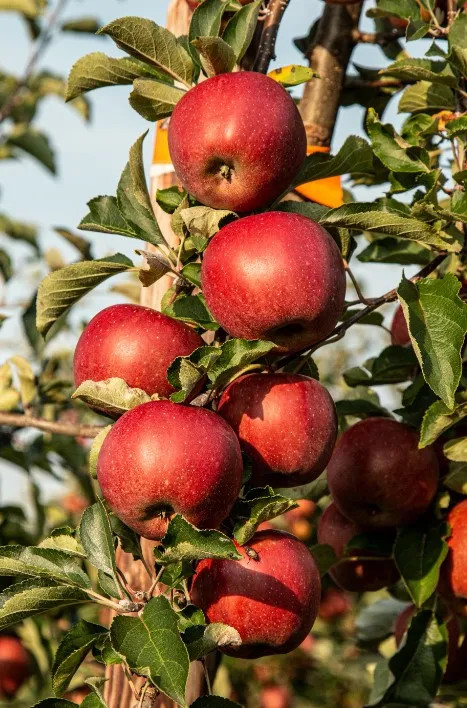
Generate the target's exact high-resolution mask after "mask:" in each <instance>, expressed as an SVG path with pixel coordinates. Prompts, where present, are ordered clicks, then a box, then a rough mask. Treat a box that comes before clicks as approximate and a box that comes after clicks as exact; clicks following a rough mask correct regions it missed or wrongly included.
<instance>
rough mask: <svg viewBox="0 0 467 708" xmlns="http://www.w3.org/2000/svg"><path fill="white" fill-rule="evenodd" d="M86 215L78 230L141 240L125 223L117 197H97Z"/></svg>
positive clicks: (92, 201) (91, 202) (89, 203)
mask: <svg viewBox="0 0 467 708" xmlns="http://www.w3.org/2000/svg"><path fill="white" fill-rule="evenodd" d="M88 207H89V214H86V216H85V217H84V219H82V221H81V222H80V224H79V226H78V228H79V229H81V231H98V232H100V233H104V234H121V235H122V236H128V237H130V238H137V239H138V240H140V236H139V234H137V233H136V232H135V230H134V229H133V228H132V227H131V226H130V224H128V222H126V221H125V219H124V218H123V216H122V214H121V213H120V210H119V208H118V204H117V199H116V197H109V196H102V197H95V198H94V199H91V201H89V202H88Z"/></svg>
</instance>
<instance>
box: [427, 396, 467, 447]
mask: <svg viewBox="0 0 467 708" xmlns="http://www.w3.org/2000/svg"><path fill="white" fill-rule="evenodd" d="M466 415H467V402H463V401H462V402H460V403H458V404H457V405H456V406H455V407H454V410H451V409H450V408H448V407H447V406H446V404H445V403H443V401H435V402H434V403H432V405H431V406H430V407H429V408H428V410H427V411H426V413H425V415H424V417H423V422H422V426H421V429H420V443H419V447H420V448H423V447H426V446H427V445H431V444H432V443H434V442H435V440H437V439H438V438H439V436H440V435H441V434H442V433H444V432H445V431H446V430H448V429H449V428H450V427H451V426H452V425H454V424H455V423H458V422H459V421H460V420H462V419H463V418H465V416H466Z"/></svg>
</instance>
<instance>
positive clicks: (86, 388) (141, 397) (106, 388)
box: [71, 377, 158, 444]
mask: <svg viewBox="0 0 467 708" xmlns="http://www.w3.org/2000/svg"><path fill="white" fill-rule="evenodd" d="M71 398H79V399H80V400H81V401H83V402H84V403H87V405H88V406H92V407H93V408H98V409H99V410H100V411H103V412H104V413H105V415H109V416H110V417H111V418H114V417H118V416H121V415H123V413H126V412H127V411H129V410H131V409H132V408H135V407H136V406H140V405H141V404H142V403H148V402H149V401H155V400H157V398H158V396H157V395H156V396H149V394H147V393H146V391H143V390H142V389H140V388H130V386H128V384H127V383H126V382H125V381H124V380H123V379H119V378H116V377H115V378H112V379H105V380H104V381H83V382H82V383H81V384H80V385H79V386H78V388H77V389H76V391H75V392H74V393H72V394H71ZM107 432H108V431H107ZM101 434H102V433H101ZM103 441H104V440H103V438H102V439H101V441H100V442H101V444H102V442H103Z"/></svg>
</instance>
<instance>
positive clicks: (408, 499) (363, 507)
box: [327, 418, 439, 528]
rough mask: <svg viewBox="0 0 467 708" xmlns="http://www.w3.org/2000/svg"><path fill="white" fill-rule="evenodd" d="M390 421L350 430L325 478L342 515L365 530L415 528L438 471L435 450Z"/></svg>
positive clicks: (361, 424) (371, 422)
mask: <svg viewBox="0 0 467 708" xmlns="http://www.w3.org/2000/svg"><path fill="white" fill-rule="evenodd" d="M418 442H419V436H418V433H417V432H416V431H415V430H413V429H412V428H409V427H408V426H407V425H403V424H402V423H398V422H397V421H395V420H392V419H390V418H367V419H366V420H361V421H360V422H358V423H356V424H355V425H353V426H352V427H351V428H348V429H347V430H346V431H345V432H344V433H343V435H342V436H341V437H340V439H339V440H338V441H337V445H336V447H335V448H334V453H333V456H332V458H331V461H330V462H329V464H328V468H327V475H328V485H329V490H330V492H331V495H332V497H333V499H334V501H335V502H336V505H337V507H338V508H339V510H340V511H341V512H342V513H343V514H344V515H345V516H347V518H348V519H351V520H352V521H354V522H355V523H356V524H358V525H359V526H362V527H367V528H381V527H383V528H384V527H391V526H403V525H404V524H411V523H413V522H414V521H415V520H416V519H417V517H419V516H420V515H421V514H423V513H424V512H425V511H426V510H427V509H428V507H429V506H430V504H431V502H432V500H433V498H434V496H435V494H436V490H437V486H438V478H439V468H438V460H437V457H436V453H435V451H434V449H433V447H432V446H429V447H425V448H423V449H421V450H420V449H419V448H418Z"/></svg>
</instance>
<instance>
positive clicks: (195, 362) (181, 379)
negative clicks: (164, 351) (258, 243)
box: [167, 346, 221, 403]
mask: <svg viewBox="0 0 467 708" xmlns="http://www.w3.org/2000/svg"><path fill="white" fill-rule="evenodd" d="M220 355H221V348H220V347H208V346H206V347H198V349H195V351H194V352H193V353H192V354H190V355H189V356H179V357H177V358H176V359H175V360H174V361H173V362H172V363H171V364H170V366H169V368H168V369H167V380H168V382H169V383H170V385H171V386H173V388H174V389H175V390H176V393H173V394H172V395H171V397H170V398H171V400H172V401H175V402H177V403H183V401H185V400H186V399H187V398H188V396H189V395H190V394H191V393H192V391H193V390H194V389H195V387H196V386H197V384H198V382H199V381H201V379H202V378H203V377H204V376H205V375H206V372H207V371H208V369H209V367H210V366H211V364H212V362H213V361H215V360H216V359H217V358H218V357H220Z"/></svg>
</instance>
